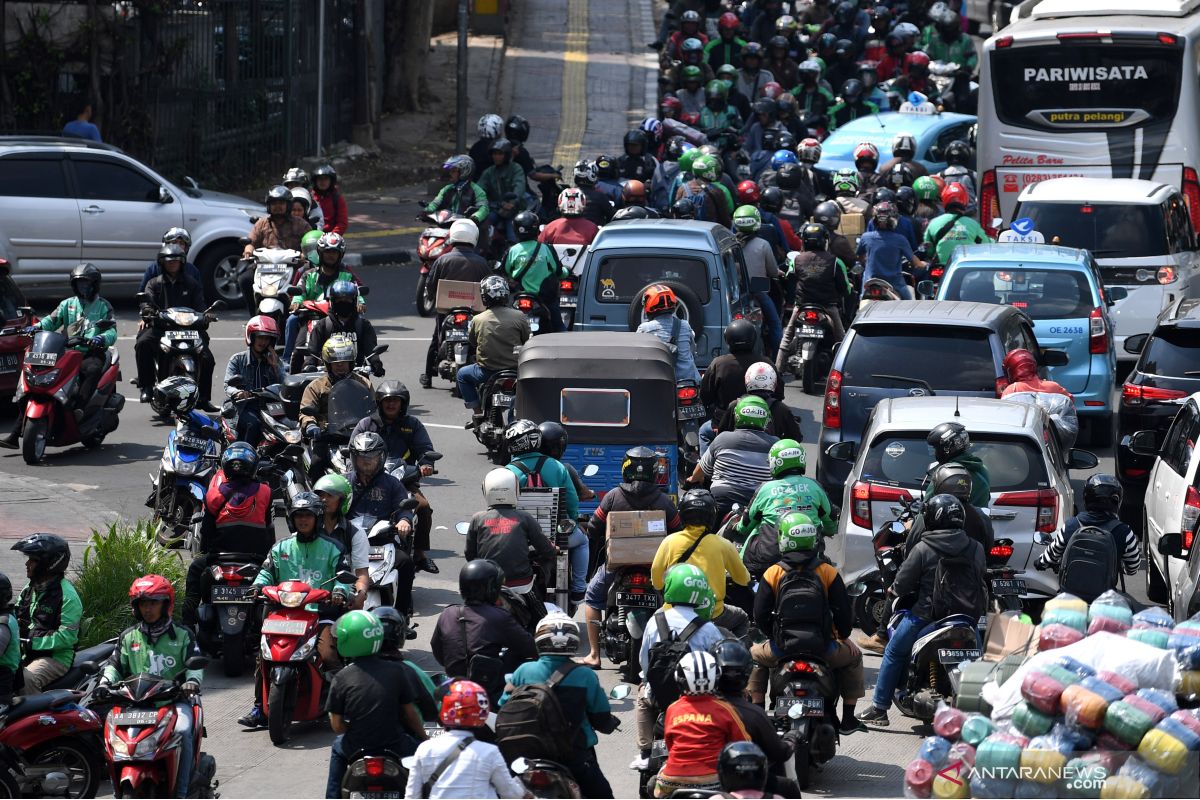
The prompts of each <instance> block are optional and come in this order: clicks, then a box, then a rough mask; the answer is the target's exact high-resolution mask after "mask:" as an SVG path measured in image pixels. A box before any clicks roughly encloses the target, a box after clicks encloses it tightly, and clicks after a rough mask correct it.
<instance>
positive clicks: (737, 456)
mask: <svg viewBox="0 0 1200 800" xmlns="http://www.w3.org/2000/svg"><path fill="white" fill-rule="evenodd" d="M777 441H779V438H778V437H776V436H772V435H771V434H769V433H766V432H764V431H756V430H750V429H746V428H741V429H738V430H732V431H722V432H721V433H719V434H717V438H715V439H713V443H712V446H711V447H709V448H708V450H707V452H705V453H704V455H703V456H702V457H701V458H700V469H701V470H702V471H703V472H704V474H705V475H706V476H708V477H709V478H711V480H712V493H713V497H715V498H717V499H718V500H724V501H726V502H739V503H742V504H743V505H745V504H747V503H749V502H750V498H752V497H754V493H755V492H757V491H758V487H759V486H761V485H762V484H763V483H765V482H766V481H769V480H771V467H770V464H769V463H768V460H767V455H768V454H769V453H770V451H771V445H773V444H775V443H776V442H777Z"/></svg>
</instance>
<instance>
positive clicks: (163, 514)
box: [146, 411, 223, 550]
mask: <svg viewBox="0 0 1200 800" xmlns="http://www.w3.org/2000/svg"><path fill="white" fill-rule="evenodd" d="M222 438H223V436H222V432H221V428H220V426H219V425H218V424H217V423H216V422H213V420H211V419H210V418H208V417H207V416H205V415H204V414H201V413H200V412H199V411H189V412H188V413H187V414H178V415H176V416H175V427H174V428H173V429H172V430H171V431H169V432H168V433H167V446H166V447H165V448H163V454H162V458H161V459H160V461H159V465H158V474H157V475H150V476H149V477H150V487H151V488H150V497H149V498H148V499H147V501H146V505H147V506H149V507H150V508H152V509H154V514H153V517H152V519H153V521H154V523H155V538H157V539H158V543H159V544H160V545H162V546H163V547H179V546H181V545H182V546H184V547H186V548H188V549H189V550H194V549H195V548H196V547H197V546H198V545H199V538H200V520H201V518H202V517H203V516H204V494H205V492H206V491H208V482H209V480H210V479H211V478H212V476H213V474H214V473H215V472H216V468H217V462H218V460H219V459H220V458H221V443H220V440H221V439H222Z"/></svg>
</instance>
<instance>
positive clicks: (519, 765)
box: [512, 757, 583, 798]
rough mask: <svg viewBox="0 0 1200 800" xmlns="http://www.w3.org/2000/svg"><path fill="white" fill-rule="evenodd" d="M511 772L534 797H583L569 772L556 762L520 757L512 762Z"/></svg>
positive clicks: (546, 759)
mask: <svg viewBox="0 0 1200 800" xmlns="http://www.w3.org/2000/svg"><path fill="white" fill-rule="evenodd" d="M512 771H513V774H514V775H516V776H517V777H518V778H520V779H521V783H523V784H524V785H525V788H526V789H527V790H528V791H529V793H530V794H531V795H533V796H534V797H563V798H573V797H583V793H582V791H581V790H580V788H579V784H578V783H576V782H575V776H573V775H572V774H571V770H569V769H567V768H566V767H565V766H563V765H562V764H559V763H558V762H557V761H551V760H550V759H548V758H529V759H527V758H524V757H522V758H518V759H516V760H515V761H513V763H512Z"/></svg>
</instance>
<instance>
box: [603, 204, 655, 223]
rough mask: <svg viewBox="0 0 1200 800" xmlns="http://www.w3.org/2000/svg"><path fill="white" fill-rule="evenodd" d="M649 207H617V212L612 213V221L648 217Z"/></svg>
mask: <svg viewBox="0 0 1200 800" xmlns="http://www.w3.org/2000/svg"><path fill="white" fill-rule="evenodd" d="M650 218H651V216H650V209H648V208H646V207H645V206H625V207H624V208H619V209H617V213H615V214H613V215H612V221H613V222H620V221H621V220H623V219H650Z"/></svg>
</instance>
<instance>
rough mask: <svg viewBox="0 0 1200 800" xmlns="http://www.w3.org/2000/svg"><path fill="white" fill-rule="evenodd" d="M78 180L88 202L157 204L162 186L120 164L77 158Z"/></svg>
mask: <svg viewBox="0 0 1200 800" xmlns="http://www.w3.org/2000/svg"><path fill="white" fill-rule="evenodd" d="M71 163H72V164H74V165H75V180H76V181H77V183H78V184H79V197H80V198H82V199H84V200H126V201H132V202H135V203H157V202H158V190H159V184H158V183H157V182H156V181H152V180H150V178H149V177H147V176H146V175H144V174H143V173H141V172H139V171H137V170H135V169H133V168H132V167H129V166H126V165H125V164H121V163H119V162H116V161H110V160H100V159H91V158H86V159H83V158H75V159H72V160H71Z"/></svg>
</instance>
